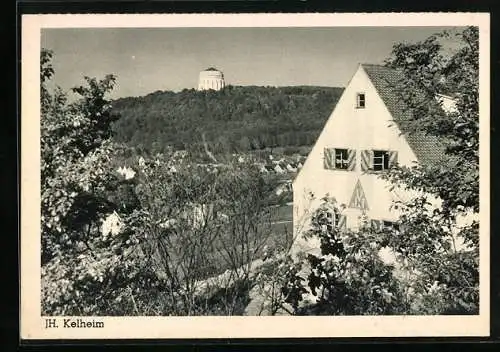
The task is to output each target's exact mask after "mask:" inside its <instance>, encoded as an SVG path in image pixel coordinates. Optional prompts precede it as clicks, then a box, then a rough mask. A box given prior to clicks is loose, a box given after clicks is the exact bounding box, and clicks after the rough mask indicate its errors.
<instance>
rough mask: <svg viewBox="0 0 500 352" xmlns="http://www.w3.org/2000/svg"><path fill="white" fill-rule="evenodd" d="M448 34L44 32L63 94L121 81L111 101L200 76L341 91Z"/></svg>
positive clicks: (365, 30) (391, 30) (366, 30)
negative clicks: (86, 81) (95, 82)
mask: <svg viewBox="0 0 500 352" xmlns="http://www.w3.org/2000/svg"><path fill="white" fill-rule="evenodd" d="M442 29H445V28H438V27H411V28H401V27H356V28H346V27H337V28H159V29H150V28H147V29H137V28H133V29H132V28H123V29H122V28H119V29H87V28H86V29H66V28H63V29H44V30H43V31H42V47H44V48H47V49H51V50H53V51H54V60H53V65H54V69H55V72H56V74H55V77H54V81H55V83H56V84H58V85H60V86H61V87H63V88H64V89H69V88H70V87H73V86H75V85H78V84H80V83H81V82H82V77H83V76H84V75H86V76H91V77H98V78H102V77H103V76H104V75H105V74H108V73H113V74H115V75H116V76H117V86H116V88H115V90H114V92H113V94H112V97H114V98H116V97H125V96H140V95H145V94H148V93H151V92H154V91H156V90H174V91H178V90H181V89H184V88H195V87H196V86H197V84H198V74H199V72H200V71H201V70H203V69H205V68H207V67H210V66H213V67H216V68H218V69H220V70H221V71H223V72H224V76H225V79H226V84H232V85H259V86H268V85H270V86H288V85H319V86H334V87H344V86H345V85H346V84H347V82H348V81H349V79H350V78H351V76H352V74H353V73H354V71H355V69H356V67H357V65H358V64H359V63H375V64H377V63H382V62H383V60H384V59H385V58H387V57H388V56H389V55H390V52H391V49H392V46H393V44H395V43H398V42H415V41H419V40H423V39H425V38H427V37H428V36H429V35H431V34H434V33H436V32H439V31H441V30H442Z"/></svg>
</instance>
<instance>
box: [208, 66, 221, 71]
mask: <svg viewBox="0 0 500 352" xmlns="http://www.w3.org/2000/svg"><path fill="white" fill-rule="evenodd" d="M205 71H219V70H218V69H216V68H215V67H209V68H207V69H206V70H205Z"/></svg>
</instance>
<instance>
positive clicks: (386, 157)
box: [372, 150, 390, 171]
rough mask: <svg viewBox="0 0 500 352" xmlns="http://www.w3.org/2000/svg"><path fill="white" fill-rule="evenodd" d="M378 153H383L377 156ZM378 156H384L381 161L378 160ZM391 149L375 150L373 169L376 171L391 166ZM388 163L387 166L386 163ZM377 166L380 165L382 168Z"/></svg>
mask: <svg viewBox="0 0 500 352" xmlns="http://www.w3.org/2000/svg"><path fill="white" fill-rule="evenodd" d="M376 153H383V154H382V156H375V154H376ZM376 158H382V160H381V161H380V162H378V163H377V162H376ZM389 161H390V160H389V151H388V150H373V161H372V169H373V170H374V171H384V170H388V169H389V168H390V165H389ZM386 164H387V167H385V165H386ZM376 166H380V167H381V168H380V169H377V168H376Z"/></svg>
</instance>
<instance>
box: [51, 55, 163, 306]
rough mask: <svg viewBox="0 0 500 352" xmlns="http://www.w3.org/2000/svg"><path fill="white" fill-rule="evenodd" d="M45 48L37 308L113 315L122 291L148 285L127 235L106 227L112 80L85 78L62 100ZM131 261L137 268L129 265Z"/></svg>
mask: <svg viewBox="0 0 500 352" xmlns="http://www.w3.org/2000/svg"><path fill="white" fill-rule="evenodd" d="M51 58H52V52H50V51H48V50H42V52H41V111H42V116H41V154H42V158H41V191H42V195H41V198H42V202H41V203H42V204H41V210H42V217H41V220H42V224H41V226H42V233H41V239H42V253H41V256H42V311H43V312H44V314H66V315H85V314H106V313H109V314H116V311H117V309H116V304H117V303H116V301H115V299H119V297H121V295H122V294H123V293H124V292H125V294H127V297H128V295H129V293H130V294H131V292H132V291H133V290H135V289H136V288H137V287H140V286H148V285H151V284H152V281H151V278H154V276H153V273H152V272H151V271H149V272H148V270H147V268H145V267H144V266H142V265H138V264H140V263H139V262H138V261H137V259H136V258H137V257H136V256H135V254H134V251H133V245H135V244H136V239H135V238H134V237H133V234H131V233H130V232H121V231H120V230H119V229H117V228H113V227H112V228H107V221H108V220H109V218H110V217H109V215H110V214H112V213H113V212H114V211H119V210H120V209H119V205H118V204H115V203H114V202H113V201H112V200H111V199H109V197H108V195H109V191H110V189H111V188H112V187H113V184H116V182H117V181H118V175H117V174H115V173H113V170H110V169H109V167H108V165H109V161H110V159H111V157H112V155H113V153H114V146H113V145H112V143H110V141H109V137H110V136H111V129H110V124H111V123H112V122H113V121H114V120H115V119H116V116H114V115H113V114H112V113H111V112H110V106H109V101H107V100H106V99H105V94H106V93H107V92H108V91H109V90H110V89H112V87H113V84H114V82H115V77H114V76H112V75H109V76H106V77H105V78H104V79H103V80H99V81H98V80H96V79H91V78H87V77H86V78H85V80H86V83H87V84H86V85H85V86H80V87H77V88H75V89H74V92H75V93H77V94H78V95H79V97H80V99H77V100H76V101H75V102H73V103H68V99H67V95H66V93H64V92H63V91H62V90H61V89H60V88H56V90H55V91H54V93H51V92H50V91H49V90H48V89H47V82H48V80H49V79H50V78H52V75H53V74H54V70H53V68H52V66H51ZM133 261H135V264H136V265H130V263H131V262H133Z"/></svg>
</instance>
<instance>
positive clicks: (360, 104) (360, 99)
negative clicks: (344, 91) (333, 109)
mask: <svg viewBox="0 0 500 352" xmlns="http://www.w3.org/2000/svg"><path fill="white" fill-rule="evenodd" d="M365 103H366V101H365V93H358V94H357V95H356V108H357V109H364V108H365Z"/></svg>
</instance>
